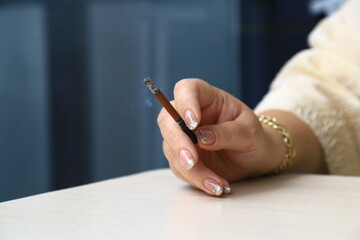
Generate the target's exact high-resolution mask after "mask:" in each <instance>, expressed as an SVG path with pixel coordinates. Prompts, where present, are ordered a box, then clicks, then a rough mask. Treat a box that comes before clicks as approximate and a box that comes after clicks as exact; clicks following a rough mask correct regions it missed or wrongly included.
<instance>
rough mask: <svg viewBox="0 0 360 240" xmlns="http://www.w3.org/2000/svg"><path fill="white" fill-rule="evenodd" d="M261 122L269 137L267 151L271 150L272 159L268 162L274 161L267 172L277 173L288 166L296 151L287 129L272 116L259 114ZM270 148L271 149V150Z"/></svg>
mask: <svg viewBox="0 0 360 240" xmlns="http://www.w3.org/2000/svg"><path fill="white" fill-rule="evenodd" d="M258 119H259V121H260V122H261V123H262V125H263V126H265V128H264V132H265V133H267V135H268V136H269V137H268V138H269V139H270V144H269V145H270V146H272V148H270V150H269V152H272V157H270V159H272V161H270V163H276V164H277V165H276V166H275V167H273V166H271V164H270V166H271V170H270V171H269V173H273V174H276V173H279V172H282V171H284V170H286V169H287V168H289V167H290V166H291V165H292V163H293V161H294V158H295V155H296V151H295V148H294V145H293V140H292V138H291V136H290V133H289V132H288V130H287V129H286V128H285V127H284V126H283V125H282V124H281V123H280V122H279V121H278V120H277V119H276V118H274V117H269V116H264V115H260V116H259V117H258ZM271 149H272V150H271Z"/></svg>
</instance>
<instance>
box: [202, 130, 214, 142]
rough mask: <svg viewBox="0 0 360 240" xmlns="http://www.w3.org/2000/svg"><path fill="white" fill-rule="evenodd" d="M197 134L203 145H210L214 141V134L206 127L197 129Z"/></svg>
mask: <svg viewBox="0 0 360 240" xmlns="http://www.w3.org/2000/svg"><path fill="white" fill-rule="evenodd" d="M198 135H199V138H200V141H201V143H202V144H204V145H210V144H213V143H214V142H215V134H214V133H213V132H212V131H210V130H207V129H199V130H198Z"/></svg>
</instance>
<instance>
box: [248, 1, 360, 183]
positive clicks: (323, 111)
mask: <svg viewBox="0 0 360 240" xmlns="http://www.w3.org/2000/svg"><path fill="white" fill-rule="evenodd" d="M309 45H310V49H307V50H304V51H302V52H300V53H298V54H297V55H296V56H294V57H293V58H292V59H291V60H290V61H289V62H288V63H287V64H286V65H285V66H284V67H283V69H282V70H281V71H280V73H279V74H278V75H277V76H276V78H275V80H274V82H273V83H272V85H271V88H270V91H269V92H268V94H267V95H266V96H265V97H264V99H263V100H262V101H261V102H260V103H259V105H258V106H257V107H256V109H255V112H260V111H263V110H267V109H281V110H286V111H290V112H293V113H294V114H296V115H297V116H298V117H299V118H301V119H302V120H304V121H305V122H306V123H307V124H308V125H309V126H310V127H311V128H312V130H313V131H314V133H315V134H316V136H317V137H318V138H319V141H320V143H321V144H322V146H323V148H324V151H325V155H326V161H327V163H328V167H329V171H330V173H332V174H342V175H357V176H360V0H350V1H348V2H347V3H346V4H345V5H344V6H343V7H342V8H341V9H340V10H339V11H338V12H336V13H335V14H333V15H332V16H331V17H329V18H327V19H325V20H323V21H322V22H320V23H319V24H318V26H317V27H316V28H315V29H314V30H313V32H312V33H311V34H310V36H309Z"/></svg>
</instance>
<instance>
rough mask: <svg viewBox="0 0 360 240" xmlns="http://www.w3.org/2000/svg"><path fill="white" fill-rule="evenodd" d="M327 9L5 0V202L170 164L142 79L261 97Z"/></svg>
mask: <svg viewBox="0 0 360 240" xmlns="http://www.w3.org/2000/svg"><path fill="white" fill-rule="evenodd" d="M321 17H322V16H321V15H317V16H310V15H309V13H308V5H307V1H285V0H282V1H280V0H278V1H275V0H243V1H240V0H221V1H219V0H191V1H190V0H187V1H185V0H137V1H131V0H88V1H86V0H11V1H10V0H8V1H6V0H0V201H6V200H10V199H15V198H19V197H24V196H28V195H32V194H37V193H42V192H45V191H50V190H56V189H61V188H66V187H72V186H76V185H80V184H85V183H90V182H94V181H99V180H103V179H107V178H112V177H118V176H123V175H127V174H132V173H136V172H140V171H145V170H149V169H156V168H163V167H167V166H168V165H167V161H166V159H165V158H164V156H163V154H162V149H161V136H160V133H159V130H158V128H157V125H156V118H157V114H158V112H159V110H160V105H159V104H158V103H157V102H155V101H154V97H153V96H151V94H150V92H149V91H148V90H147V89H146V88H145V87H144V86H143V83H142V80H143V78H145V77H151V78H153V79H154V81H155V83H156V84H157V85H158V86H159V87H160V88H161V89H162V90H163V92H164V93H165V94H166V95H167V96H168V98H172V89H173V87H174V84H175V83H176V82H177V81H178V80H180V79H182V78H188V77H197V78H202V79H205V80H207V81H208V82H210V83H211V84H213V85H215V86H217V87H220V88H223V89H225V90H226V91H229V92H230V93H232V94H233V95H235V96H237V97H239V98H240V99H241V100H243V101H244V102H245V103H247V104H248V105H250V106H251V107H254V106H255V105H256V103H257V102H258V101H259V100H260V99H261V97H262V96H263V95H264V93H265V92H266V91H267V89H268V86H269V83H270V82H271V80H272V79H273V77H274V76H275V74H276V72H277V71H278V70H279V68H280V67H281V66H282V65H283V64H284V62H285V61H286V60H288V59H289V58H290V57H291V56H292V55H293V54H294V53H296V52H297V51H299V50H300V49H303V48H305V47H306V36H307V34H308V33H309V31H310V30H311V29H312V27H313V26H314V24H315V23H316V22H317V21H318V20H319V19H320V18H321Z"/></svg>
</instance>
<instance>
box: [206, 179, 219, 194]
mask: <svg viewBox="0 0 360 240" xmlns="http://www.w3.org/2000/svg"><path fill="white" fill-rule="evenodd" d="M204 186H205V187H206V189H208V190H209V191H210V192H212V193H213V194H214V195H215V196H220V195H221V194H222V193H223V188H222V187H221V185H220V184H219V183H218V182H217V181H216V180H215V179H213V178H207V179H205V180H204Z"/></svg>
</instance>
